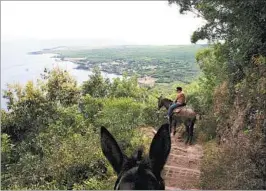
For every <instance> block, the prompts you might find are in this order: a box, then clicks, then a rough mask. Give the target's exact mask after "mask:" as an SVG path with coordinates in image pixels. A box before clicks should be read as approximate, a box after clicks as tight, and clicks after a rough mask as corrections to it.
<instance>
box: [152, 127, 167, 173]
mask: <svg viewBox="0 0 266 191" xmlns="http://www.w3.org/2000/svg"><path fill="white" fill-rule="evenodd" d="M170 150H171V137H170V128H169V124H167V123H166V124H163V125H162V126H161V127H160V129H159V130H158V132H157V133H156V134H155V136H154V138H153V140H152V143H151V147H150V153H149V158H150V159H151V164H152V169H153V171H154V172H155V173H156V174H160V173H161V171H162V170H163V166H164V165H165V163H166V160H167V157H168V155H169V153H170Z"/></svg>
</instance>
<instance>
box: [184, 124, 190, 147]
mask: <svg viewBox="0 0 266 191" xmlns="http://www.w3.org/2000/svg"><path fill="white" fill-rule="evenodd" d="M185 126H186V133H187V140H186V142H185V144H187V143H188V141H189V124H187V123H185Z"/></svg>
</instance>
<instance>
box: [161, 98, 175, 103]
mask: <svg viewBox="0 0 266 191" xmlns="http://www.w3.org/2000/svg"><path fill="white" fill-rule="evenodd" d="M163 101H168V102H173V100H170V99H168V98H163Z"/></svg>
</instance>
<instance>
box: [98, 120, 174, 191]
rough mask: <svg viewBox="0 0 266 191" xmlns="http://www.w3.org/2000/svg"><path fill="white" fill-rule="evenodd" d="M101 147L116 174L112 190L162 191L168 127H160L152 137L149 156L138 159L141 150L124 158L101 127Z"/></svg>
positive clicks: (168, 136)
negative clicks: (162, 172) (162, 173)
mask: <svg viewBox="0 0 266 191" xmlns="http://www.w3.org/2000/svg"><path fill="white" fill-rule="evenodd" d="M101 147H102V151H103V154H104V155H105V157H106V158H107V159H108V161H109V162H110V164H111V165H112V167H113V169H114V170H115V172H116V173H117V177H118V178H117V180H116V183H115V187H114V189H115V190H164V189H165V185H164V181H163V179H162V178H161V175H160V174H161V171H162V170H163V167H164V165H165V163H166V160H167V157H168V155H169V152H170V149H171V138H170V129H169V124H164V125H162V126H161V127H160V129H159V130H158V132H157V134H156V135H155V136H154V138H153V140H152V143H151V146H150V151H149V156H146V157H143V156H142V149H139V150H137V151H136V152H135V153H134V154H133V155H132V156H131V157H128V156H126V155H125V154H124V153H123V152H122V151H121V149H120V148H119V146H118V144H117V142H116V140H115V139H114V137H113V136H112V135H111V134H110V133H109V132H108V130H107V129H106V128H104V127H101Z"/></svg>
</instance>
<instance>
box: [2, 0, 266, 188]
mask: <svg viewBox="0 0 266 191" xmlns="http://www.w3.org/2000/svg"><path fill="white" fill-rule="evenodd" d="M170 3H176V4H178V5H179V6H180V7H181V9H180V12H181V13H183V12H186V11H193V12H196V13H198V14H199V15H201V16H202V17H203V18H205V19H206V21H207V24H206V25H205V26H203V27H202V28H200V29H199V30H197V31H196V32H195V33H194V34H193V36H192V41H193V42H196V41H197V40H199V39H205V38H207V39H209V40H212V41H213V44H212V45H211V46H210V47H207V48H206V49H200V50H199V51H198V50H196V49H194V50H193V51H198V53H197V55H196V61H197V63H198V64H199V67H200V69H201V71H202V74H201V75H200V77H199V78H196V79H195V80H193V81H191V80H192V79H193V75H195V74H198V72H196V73H193V72H192V73H193V74H192V73H190V72H189V71H190V69H191V68H193V67H190V68H189V69H188V68H187V69H185V70H184V71H183V70H182V73H185V75H187V76H188V80H190V81H191V83H189V84H186V82H187V81H184V79H182V80H183V81H184V82H185V83H177V82H176V80H178V81H181V80H180V79H179V77H176V76H174V75H169V74H170V73H171V72H173V70H172V69H173V68H179V65H178V64H177V63H180V66H181V68H182V67H183V68H184V66H185V65H186V64H185V62H184V60H186V61H188V62H189V64H192V65H193V63H194V61H193V60H194V57H193V56H192V54H190V53H189V54H188V55H189V56H188V57H186V58H184V59H182V58H181V57H179V56H178V54H176V49H177V48H178V47H175V46H167V48H165V47H164V48H162V47H149V48H147V47H146V48H144V47H127V46H126V47H123V48H122V47H117V48H116V49H115V48H112V49H101V50H97V49H93V50H83V51H77V52H74V51H71V52H67V51H66V50H64V51H63V50H61V51H59V52H57V53H59V54H61V55H63V56H64V55H67V56H69V57H86V61H90V62H89V63H91V62H93V63H94V64H92V66H98V65H97V63H99V62H112V61H115V62H116V63H119V64H120V65H121V66H122V65H125V67H124V69H125V71H127V72H128V75H130V76H131V75H132V74H134V72H131V69H132V70H133V69H135V70H136V73H137V74H139V75H144V74H149V73H148V72H151V74H149V75H152V76H154V77H158V76H159V77H158V79H159V82H171V83H160V84H159V85H157V86H156V87H155V88H151V89H144V88H140V87H139V86H138V85H137V79H136V76H133V75H132V76H131V77H130V78H128V76H127V75H124V77H123V78H122V79H116V80H114V81H113V82H110V81H108V80H104V79H103V78H102V77H101V76H100V72H99V69H95V70H94V75H93V76H91V78H90V79H88V81H85V82H84V83H83V84H82V86H80V87H79V86H77V83H76V81H75V79H73V78H72V77H71V76H69V74H68V73H66V72H63V71H61V70H53V71H50V72H47V73H45V74H44V75H43V77H42V78H43V79H42V80H39V82H38V84H33V83H32V82H28V83H27V84H26V86H24V87H22V86H20V85H16V84H14V85H10V86H9V87H8V90H7V91H6V92H5V97H6V98H7V99H8V109H9V110H8V111H3V110H2V111H1V122H2V124H1V126H2V129H1V143H2V147H1V157H2V161H1V162H2V163H1V169H2V174H1V183H2V185H1V186H2V187H1V188H2V189H112V187H113V185H114V181H115V179H116V178H115V175H114V172H113V171H112V170H111V168H110V165H109V164H108V163H107V161H106V160H105V159H104V157H103V156H102V153H101V150H100V143H99V127H100V126H101V125H104V126H106V127H107V128H108V129H109V130H110V131H111V132H112V134H114V135H115V137H116V138H117V140H120V142H119V144H120V145H121V146H122V147H123V150H126V152H127V153H131V152H132V150H133V149H134V148H135V147H136V145H140V144H141V143H143V144H144V145H146V146H147V145H149V144H147V142H149V141H150V140H148V138H147V137H145V135H143V134H141V133H140V131H139V129H140V128H139V127H142V126H147V125H152V126H155V127H158V126H159V125H161V124H162V123H163V119H162V115H160V116H159V117H158V116H157V114H156V112H155V111H156V110H157V99H156V97H155V96H158V95H159V94H161V93H163V95H164V96H165V97H169V98H174V96H175V94H174V92H173V91H172V89H173V88H174V87H175V86H177V85H182V86H183V87H184V90H185V92H186V93H187V99H188V105H190V106H191V107H193V109H194V110H196V111H197V112H198V113H200V114H201V116H202V119H201V120H198V121H197V123H196V126H197V128H196V129H195V130H196V137H197V140H198V141H201V142H202V143H203V144H204V146H205V155H204V158H203V164H202V169H201V171H202V174H201V188H202V189H217V190H218V189H245V190H248V189H253V190H258V189H266V174H265V172H266V169H265V167H266V153H265V148H266V130H265V121H266V117H265V116H266V115H265V111H266V109H265V108H266V102H265V100H266V91H265V90H266V39H265V36H266V24H265V19H266V1H241V2H240V1H237V0H231V1H225V0H202V1H198V0H173V1H170ZM217 40H224V42H223V43H218V42H217ZM187 47H188V49H189V51H190V50H191V47H189V46H187ZM179 48H180V47H179ZM183 48H184V47H183ZM183 48H180V49H182V51H183V50H184V51H185V50H186V51H187V49H185V48H184V49H183ZM154 50H156V51H154ZM159 50H160V51H159ZM186 51H185V52H186ZM193 51H192V52H193ZM183 53H184V52H183ZM183 53H182V54H183ZM190 56H191V57H190ZM107 58H108V59H107ZM190 58H191V60H190ZM163 59H164V62H163ZM143 60H145V62H144V61H143ZM125 61H126V62H128V63H126V64H124V62H125ZM132 63H133V64H132ZM171 63H175V64H173V65H171ZM80 64H81V65H82V63H80ZM86 64H87V63H86ZM131 64H132V65H131ZM150 65H152V66H155V65H156V70H155V71H154V73H153V72H152V71H153V70H151V69H144V68H143V66H145V67H147V66H150ZM192 65H191V66H192ZM107 66H108V67H109V66H110V67H111V66H112V67H111V68H114V69H111V70H113V71H116V70H117V69H115V68H121V67H120V66H119V67H116V65H115V63H113V65H110V63H108V64H107ZM131 66H134V68H130V67H131ZM186 66H188V65H186ZM127 67H128V68H127ZM158 68H159V69H160V70H159V69H158ZM101 69H102V68H101ZM158 71H160V72H158ZM164 71H166V72H167V73H164ZM169 72H170V73H169ZM171 74H173V73H171ZM156 75H158V76H156ZM160 75H161V76H160ZM168 75H169V76H168ZM194 77H196V76H194ZM164 112H165V111H162V113H164ZM162 113H161V114H162Z"/></svg>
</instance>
